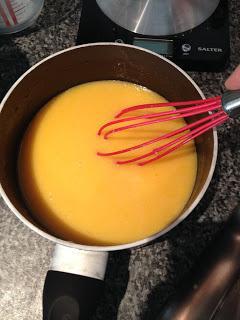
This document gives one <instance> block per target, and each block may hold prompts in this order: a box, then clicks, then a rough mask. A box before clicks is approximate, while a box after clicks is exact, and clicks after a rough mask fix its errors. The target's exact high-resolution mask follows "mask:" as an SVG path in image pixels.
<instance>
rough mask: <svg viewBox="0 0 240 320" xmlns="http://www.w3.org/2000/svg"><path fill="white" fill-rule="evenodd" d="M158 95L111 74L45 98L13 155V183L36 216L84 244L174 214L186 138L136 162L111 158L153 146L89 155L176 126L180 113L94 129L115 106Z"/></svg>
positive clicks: (152, 226) (143, 233)
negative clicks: (117, 128) (133, 125)
mask: <svg viewBox="0 0 240 320" xmlns="http://www.w3.org/2000/svg"><path fill="white" fill-rule="evenodd" d="M163 101H166V100H165V99H164V98H163V97H161V96H160V95H158V94H156V93H155V92H153V91H150V90H148V89H146V88H143V87H141V86H138V85H135V84H132V83H127V82H121V81H112V80H109V81H97V82H91V83H86V84H82V85H79V86H76V87H73V88H71V89H69V90H67V91H65V92H63V93H62V94H60V95H58V96H57V97H55V98H54V99H52V100H51V101H49V102H48V103H47V104H46V105H45V106H44V107H43V108H42V109H41V110H40V111H39V112H38V113H37V115H36V116H35V117H34V119H33V120H32V122H31V123H30V125H29V127H28V129H27V131H26V133H25V135H24V137H23V140H22V144H21V148H20V153H19V159H18V175H19V183H20V187H21V190H22V193H23V196H24V198H25V200H26V203H27V205H28V207H29V209H30V210H31V212H32V215H33V216H34V217H35V219H36V220H37V221H38V222H39V223H40V224H41V225H43V226H44V227H45V228H47V229H48V230H49V231H50V232H51V233H53V234H54V235H56V236H58V237H60V238H62V239H66V240H69V241H74V242H77V243H81V244H91V245H115V244H123V243H129V242H134V241H137V240H140V239H143V238H146V237H148V236H151V235H153V234H154V233H156V232H158V231H159V230H161V229H163V228H165V227H166V226H167V225H169V224H170V223H171V222H172V221H173V220H175V219H176V218H177V217H178V216H179V214H180V213H181V211H182V209H183V208H184V206H185V204H186V203H187V201H188V199H189V197H190V195H191V192H192V189H193V186H194V182H195V177H196V171H197V155H196V151H195V147H194V143H193V142H192V143H190V144H187V145H186V146H184V147H183V148H182V149H180V150H178V151H176V152H174V153H173V154H171V155H169V156H167V157H165V158H163V159H161V160H158V161H155V162H152V163H150V164H148V165H145V166H142V167H140V166H138V165H136V164H134V163H133V164H127V165H116V164H115V161H116V160H119V159H127V158H130V157H132V156H133V155H140V154H143V153H145V152H147V151H149V150H151V149H152V148H153V146H151V147H147V148H144V149H139V150H138V151H134V153H131V154H124V155H122V156H120V155H119V156H115V158H113V157H108V158H107V157H100V156H97V155H96V153H97V151H104V152H105V151H107V152H108V151H113V150H117V149H122V148H126V147H128V146H132V145H135V144H139V143H141V142H143V141H146V140H147V139H151V138H153V137H156V136H158V135H161V134H163V133H166V132H169V131H170V130H174V129H176V128H179V127H181V126H182V125H183V124H184V120H183V119H180V120H177V121H171V122H165V123H161V124H155V125H152V126H146V127H141V128H138V129H131V130H127V131H124V132H121V133H117V134H115V135H113V136H112V137H109V139H108V140H104V139H103V138H102V137H99V136H98V135H97V131H98V129H99V127H100V126H101V125H103V124H104V123H106V122H108V121H110V120H112V119H113V117H114V116H115V115H116V113H118V112H119V111H120V110H121V109H122V108H124V107H128V106H132V105H137V104H143V103H155V102H163ZM142 112H143V111H141V112H140V111H139V112H135V113H134V114H133V113H132V114H131V115H136V114H141V113H142ZM148 112H153V110H151V111H148ZM154 112H156V110H154ZM129 116H130V114H129ZM159 145H160V143H158V144H155V145H154V147H157V146H159Z"/></svg>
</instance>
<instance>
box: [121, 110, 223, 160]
mask: <svg viewBox="0 0 240 320" xmlns="http://www.w3.org/2000/svg"><path fill="white" fill-rule="evenodd" d="M227 118H228V117H227V115H225V113H224V112H223V113H221V116H220V117H218V118H217V119H215V120H211V121H210V122H208V123H206V124H205V125H203V126H201V127H199V128H197V129H194V130H192V131H191V132H189V133H188V134H184V135H183V136H181V137H178V138H177V139H175V140H173V141H171V142H169V143H167V144H165V145H163V146H161V147H158V148H155V149H153V150H152V151H151V152H148V153H146V154H144V155H141V156H138V157H134V158H132V159H129V160H122V161H117V162H116V163H117V164H127V163H132V162H136V161H139V160H142V159H145V158H147V157H150V156H152V155H154V154H156V153H159V152H160V151H163V150H165V149H168V148H169V147H172V146H173V147H172V148H170V149H168V150H167V151H165V152H164V153H161V154H160V155H157V156H156V157H154V158H151V159H149V160H146V161H143V162H139V163H138V165H145V164H147V163H149V162H152V161H154V160H157V159H160V158H162V157H163V156H166V155H167V154H169V153H170V152H173V151H174V150H176V149H178V148H179V147H181V146H182V145H184V144H186V143H187V142H189V141H190V140H193V139H194V138H196V137H198V136H199V135H201V134H203V133H204V132H206V131H208V130H209V129H212V128H213V127H215V126H216V125H218V124H221V123H223V122H224V121H225V120H226V119H227ZM174 145H175V146H174Z"/></svg>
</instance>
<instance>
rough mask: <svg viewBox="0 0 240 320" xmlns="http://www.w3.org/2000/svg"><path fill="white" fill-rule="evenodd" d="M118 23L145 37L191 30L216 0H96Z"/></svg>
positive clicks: (208, 12) (216, 3)
mask: <svg viewBox="0 0 240 320" xmlns="http://www.w3.org/2000/svg"><path fill="white" fill-rule="evenodd" d="M96 1H97V4H98V5H99V7H100V8H101V10H102V11H103V12H104V14H105V15H106V16H107V17H108V18H110V19H111V20H112V21H113V22H115V23H116V24H118V25H119V26H121V27H123V28H125V29H127V30H129V31H132V32H135V33H138V34H142V35H148V36H164V35H170V34H175V33H179V32H183V31H186V30H189V29H192V28H194V27H196V26H198V25H199V24H201V23H202V22H203V21H205V20H206V19H207V18H208V17H209V16H210V15H211V14H212V13H213V12H214V11H215V9H216V8H217V6H218V4H219V1H220V0H211V1H209V0H181V1H180V0H96Z"/></svg>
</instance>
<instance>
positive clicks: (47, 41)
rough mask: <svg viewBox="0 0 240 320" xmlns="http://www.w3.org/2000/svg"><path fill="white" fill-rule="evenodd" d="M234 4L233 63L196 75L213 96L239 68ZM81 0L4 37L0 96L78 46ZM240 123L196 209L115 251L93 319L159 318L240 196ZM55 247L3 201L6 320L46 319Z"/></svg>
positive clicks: (228, 135) (0, 229) (50, 8)
mask: <svg viewBox="0 0 240 320" xmlns="http://www.w3.org/2000/svg"><path fill="white" fill-rule="evenodd" d="M229 2H230V31H231V63H230V66H229V67H228V69H227V70H226V71H225V72H223V73H197V72H191V73H190V75H191V76H192V77H193V79H194V80H195V81H196V82H197V84H198V85H199V86H200V87H201V89H202V90H203V92H204V93H205V94H206V95H207V96H210V95H217V94H219V93H220V92H221V90H222V89H223V83H224V79H226V78H227V76H228V75H229V74H230V72H231V71H232V70H233V69H234V67H235V66H236V65H237V64H238V63H240V32H239V30H240V20H239V15H240V2H239V1H238V0H229ZM80 11H81V8H80V3H79V1H77V0H69V1H64V0H46V1H45V6H44V10H43V12H42V14H41V16H40V18H39V20H38V22H37V25H36V27H35V28H34V29H33V30H32V31H31V32H30V33H28V34H25V35H18V36H14V37H2V38H1V37H0V98H2V97H3V95H4V93H5V92H6V90H7V89H8V88H9V87H10V85H11V84H13V83H14V81H15V80H16V79H17V78H18V77H19V76H20V75H21V74H22V73H23V72H24V71H25V70H27V69H28V68H29V67H30V66H31V65H33V64H34V63H36V62H38V61H39V60H41V59H42V58H44V57H46V56H48V55H49V54H51V53H54V52H56V51H58V50H61V49H64V48H67V47H70V46H72V45H74V44H75V41H76V35H77V29H78V22H79V16H80ZM239 128H240V121H239V120H235V121H230V122H228V123H227V124H225V125H223V126H222V127H221V128H220V129H219V130H218V132H219V156H218V160H217V167H216V171H215V174H214V177H213V180H212V182H211V185H210V187H209V189H208V191H207V193H206V195H205V196H204V199H203V200H202V201H201V203H200V204H199V206H198V207H197V208H196V209H195V210H194V212H193V213H192V214H191V215H190V216H189V217H188V218H187V219H186V220H185V221H184V222H182V223H181V224H180V225H179V226H178V227H176V228H175V229H174V230H172V231H171V232H169V233H168V234H167V235H166V236H164V237H162V238H160V239H158V240H157V241H155V242H154V243H152V244H150V245H148V246H146V247H144V248H138V249H133V250H131V251H122V252H115V253H111V255H110V262H109V265H108V270H107V275H106V289H105V293H104V296H103V299H102V302H101V304H100V306H99V308H98V310H97V314H96V315H95V316H94V319H104V320H108V319H109V320H110V319H120V320H124V319H126V320H127V319H128V320H129V319H133V320H140V319H141V320H142V319H144V320H145V319H152V317H153V315H154V314H155V313H156V312H157V310H159V308H161V306H162V304H163V303H164V302H165V301H166V299H167V298H169V297H170V296H171V295H172V294H173V293H174V292H175V290H176V288H177V286H178V283H179V281H181V278H182V277H183V276H184V275H185V274H186V273H187V272H188V271H189V269H190V268H191V267H192V266H193V264H194V262H195V261H196V259H197V257H198V256H199V254H200V253H201V251H202V250H203V249H204V248H205V247H206V246H207V245H208V243H209V242H210V240H211V239H212V237H213V236H214V234H215V233H216V232H217V231H218V230H219V229H220V228H221V227H222V226H223V224H224V222H225V221H226V219H227V218H228V216H229V215H230V213H231V211H232V209H233V208H234V207H235V205H236V203H237V202H238V199H239V198H240V171H239V168H240V135H239ZM52 249H53V244H52V243H51V242H49V241H46V240H45V239H43V238H41V237H40V236H38V235H36V234H35V233H33V232H32V231H30V230H29V229H28V228H27V227H25V226H24V225H23V224H22V223H21V222H20V221H19V220H18V219H17V218H16V217H15V216H14V215H13V214H12V213H11V212H10V210H9V209H8V208H7V207H6V205H5V204H4V203H3V200H2V199H1V198H0V257H1V258H0V319H4V320H40V319H42V316H41V296H42V288H43V282H44V278H45V274H46V272H47V270H48V267H49V264H50V259H51V252H52Z"/></svg>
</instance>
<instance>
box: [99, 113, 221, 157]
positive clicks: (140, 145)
mask: <svg viewBox="0 0 240 320" xmlns="http://www.w3.org/2000/svg"><path fill="white" fill-rule="evenodd" d="M222 114H224V112H223V111H220V112H218V113H213V114H211V115H209V116H207V117H205V118H202V119H200V120H198V121H196V122H193V123H191V124H188V125H186V126H184V127H182V128H180V129H177V130H174V131H172V132H170V133H166V134H164V135H162V136H160V137H157V138H154V139H151V140H148V141H146V142H143V143H140V144H138V145H135V146H132V147H129V148H126V149H121V150H117V151H113V152H98V153H97V154H98V155H99V156H114V155H118V154H122V153H126V152H129V151H133V150H136V149H139V148H142V147H145V146H148V145H150V144H153V143H156V142H158V141H160V140H163V139H167V138H171V137H173V136H175V135H177V134H180V133H182V132H184V131H187V130H189V129H192V128H194V127H197V126H198V125H200V124H203V123H205V122H207V121H209V120H211V119H214V118H216V117H217V116H219V115H222Z"/></svg>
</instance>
